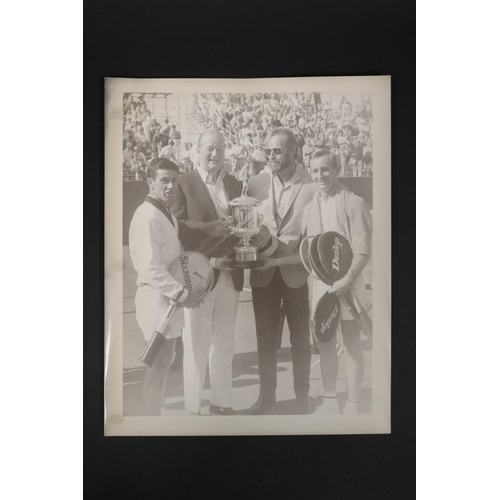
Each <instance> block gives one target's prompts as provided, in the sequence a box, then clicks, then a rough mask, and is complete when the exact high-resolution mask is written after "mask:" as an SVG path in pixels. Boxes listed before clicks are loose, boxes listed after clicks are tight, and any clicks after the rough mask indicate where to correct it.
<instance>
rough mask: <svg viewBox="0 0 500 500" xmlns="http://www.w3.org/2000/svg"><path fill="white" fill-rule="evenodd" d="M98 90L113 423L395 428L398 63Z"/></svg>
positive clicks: (129, 428) (320, 430)
mask: <svg viewBox="0 0 500 500" xmlns="http://www.w3.org/2000/svg"><path fill="white" fill-rule="evenodd" d="M105 99H106V101H105V113H106V116H105V182H106V194H105V206H106V214H105V219H106V220H105V262H106V283H105V289H106V304H105V318H106V320H105V352H106V359H105V364H106V366H105V377H106V378H105V395H106V401H105V434H106V435H108V436H112V435H264V434H369V433H389V432H390V401H391V398H390V345H391V325H390V263H391V254H390V249H391V241H390V221H391V200H390V188H391V185H390V178H391V158H390V136H391V135H390V77H343V78H333V77H321V78H286V79H255V80H163V79H151V80H149V79H120V78H108V79H106V92H105Z"/></svg>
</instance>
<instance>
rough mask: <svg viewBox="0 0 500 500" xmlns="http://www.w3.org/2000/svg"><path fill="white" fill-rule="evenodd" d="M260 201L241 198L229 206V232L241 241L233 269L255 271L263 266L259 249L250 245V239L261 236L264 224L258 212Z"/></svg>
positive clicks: (244, 196)
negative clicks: (261, 227)
mask: <svg viewBox="0 0 500 500" xmlns="http://www.w3.org/2000/svg"><path fill="white" fill-rule="evenodd" d="M260 204H261V202H260V201H259V200H256V199H255V198H251V197H250V196H246V195H243V196H240V197H239V198H235V199H234V200H231V201H230V202H229V203H228V205H229V207H230V209H231V216H230V217H227V218H226V222H228V223H229V231H230V233H231V234H234V235H236V236H237V237H238V238H240V239H241V241H240V242H239V244H238V245H237V246H236V247H235V248H234V251H235V254H234V260H233V262H232V263H231V267H234V268H237V269H255V268H258V267H261V266H262V261H261V260H259V248H258V247H257V246H253V245H251V244H250V239H251V238H252V237H253V236H256V235H257V234H259V231H260V226H261V224H262V220H263V219H262V215H259V213H258V212H257V208H258V206H259V205H260Z"/></svg>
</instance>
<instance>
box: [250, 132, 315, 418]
mask: <svg viewBox="0 0 500 500" xmlns="http://www.w3.org/2000/svg"><path fill="white" fill-rule="evenodd" d="M297 148H298V145H297V139H296V138H295V136H294V134H293V133H292V132H291V131H290V130H288V129H285V128H277V129H276V130H273V131H272V132H271V133H270V134H269V136H268V138H267V143H266V149H265V151H266V154H267V156H268V159H269V162H268V168H266V169H265V170H264V171H262V172H261V173H260V174H259V175H256V176H253V177H251V178H250V179H249V181H248V187H249V189H248V195H249V196H252V197H254V198H257V199H258V200H261V201H262V204H261V205H260V207H259V212H260V213H261V214H262V216H263V218H264V220H263V224H264V225H265V226H267V227H268V228H269V231H270V232H271V234H272V235H273V236H274V237H276V238H277V240H278V249H277V251H276V253H275V254H274V255H273V256H272V257H271V258H268V259H263V260H264V265H263V267H261V268H260V269H258V270H257V269H256V270H252V271H251V274H250V284H251V286H252V298H253V308H254V315H255V324H256V332H257V352H258V357H259V377H260V395H259V399H258V400H257V402H256V403H255V404H254V405H253V406H252V408H251V412H252V413H253V414H254V415H259V414H263V413H269V412H270V411H271V410H272V407H273V406H274V403H275V401H276V382H277V373H276V372H277V350H278V332H279V319H280V314H279V312H280V307H281V302H282V301H283V306H284V309H285V313H286V316H287V321H288V326H289V328H290V343H291V345H292V365H293V381H294V390H295V396H296V398H297V413H299V414H309V413H311V412H312V407H311V403H310V400H309V372H310V367H311V346H310V342H309V306H308V289H307V276H308V275H307V271H306V270H305V269H304V267H303V266H302V264H301V262H300V257H299V253H298V252H299V244H300V235H301V226H302V214H303V212H304V209H305V207H306V206H307V205H308V204H309V203H310V202H311V200H312V197H313V195H314V192H315V191H316V187H315V184H314V183H313V181H312V179H311V176H310V175H309V174H308V173H306V172H304V171H302V170H301V169H300V168H299V166H298V165H297V163H296V156H297Z"/></svg>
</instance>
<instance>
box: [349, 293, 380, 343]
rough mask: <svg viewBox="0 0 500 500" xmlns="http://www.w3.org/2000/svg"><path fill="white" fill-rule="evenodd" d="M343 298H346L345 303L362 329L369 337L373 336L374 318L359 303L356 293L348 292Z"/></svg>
mask: <svg viewBox="0 0 500 500" xmlns="http://www.w3.org/2000/svg"><path fill="white" fill-rule="evenodd" d="M342 299H343V300H344V303H345V305H346V306H347V308H348V309H349V311H350V313H351V314H352V317H353V318H354V320H355V321H356V323H357V324H358V326H359V327H360V328H361V331H362V332H363V333H364V334H365V335H366V336H367V337H368V338H371V337H372V331H373V325H372V320H371V319H370V317H369V316H368V314H367V312H366V311H365V309H364V307H363V306H362V305H361V304H360V303H359V300H358V298H357V297H356V295H354V293H352V292H348V293H346V294H345V295H342Z"/></svg>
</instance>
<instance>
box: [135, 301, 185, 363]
mask: <svg viewBox="0 0 500 500" xmlns="http://www.w3.org/2000/svg"><path fill="white" fill-rule="evenodd" d="M178 310H179V308H177V307H176V306H175V305H173V304H172V305H170V306H169V308H168V309H167V310H166V312H165V314H164V315H163V316H162V317H161V318H160V321H159V322H158V324H157V326H156V328H155V331H154V333H153V335H152V337H151V338H150V339H149V341H148V343H147V344H146V347H145V348H144V351H142V354H141V356H140V358H139V359H140V361H141V362H142V363H144V364H145V365H147V366H149V368H151V367H152V366H153V363H154V362H155V359H156V358H157V356H158V354H159V352H160V351H161V348H162V347H163V344H164V343H165V334H166V333H167V331H168V328H169V327H170V323H171V320H172V318H173V316H174V313H175V312H176V311H178Z"/></svg>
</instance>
